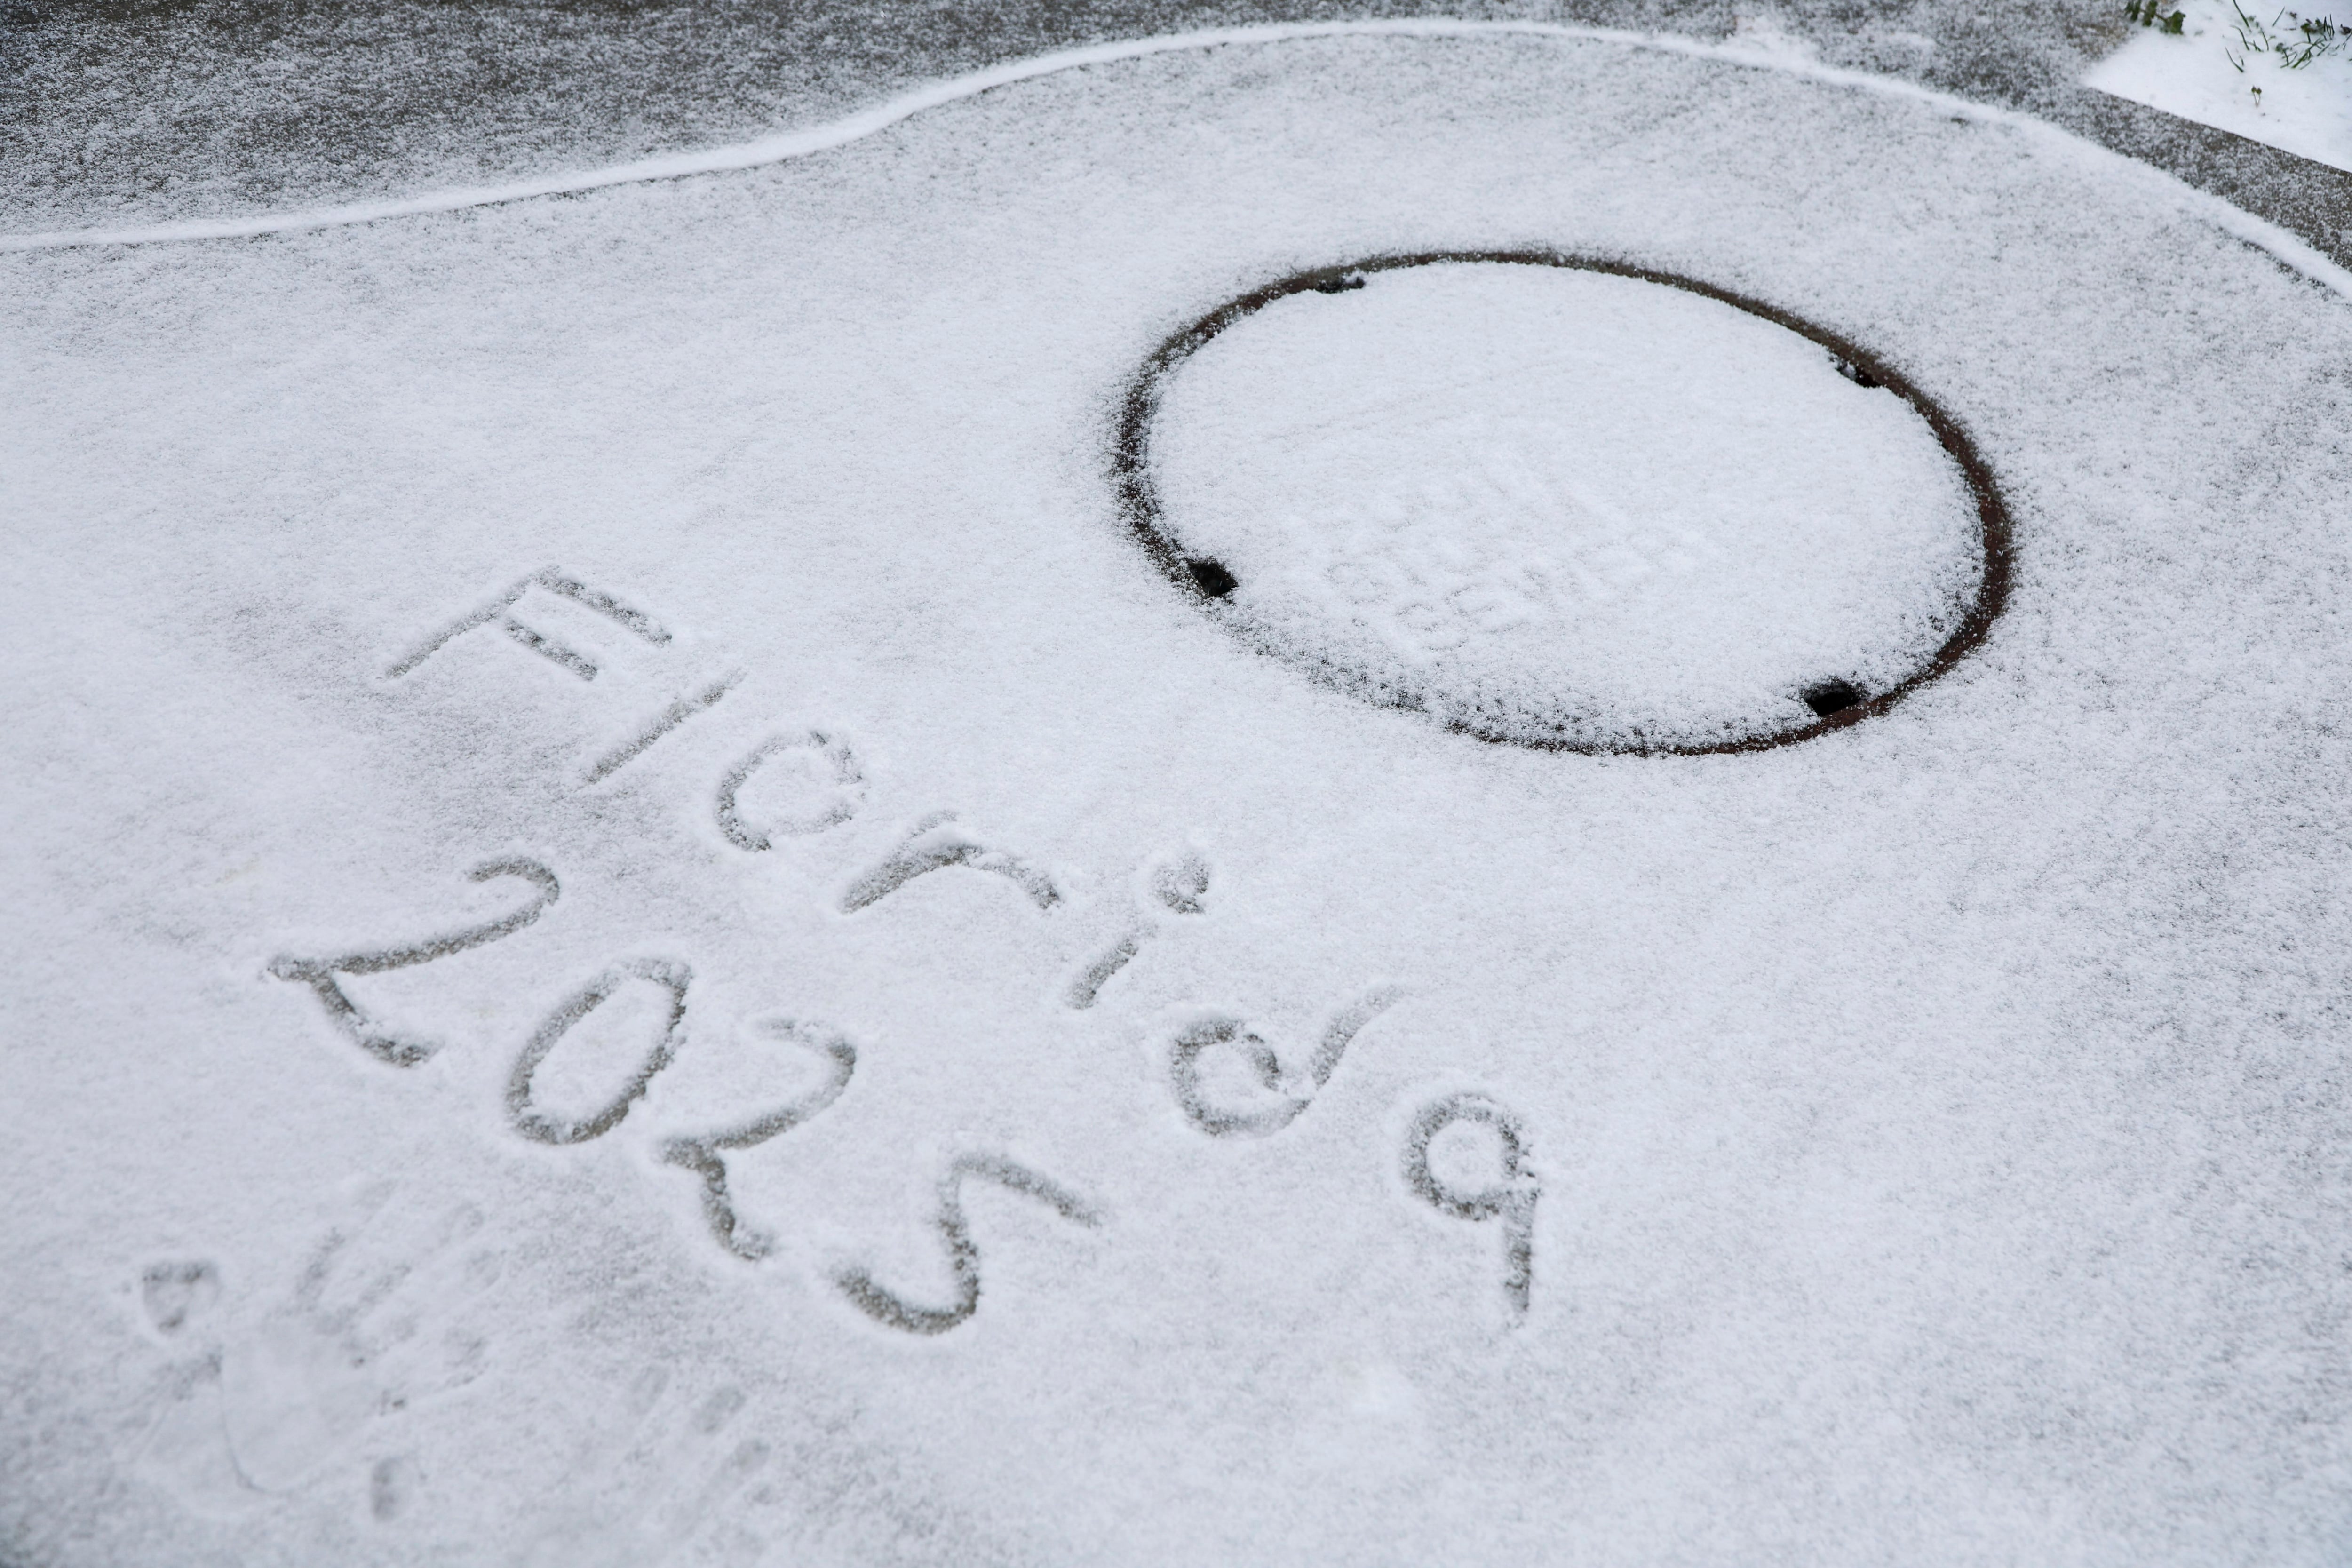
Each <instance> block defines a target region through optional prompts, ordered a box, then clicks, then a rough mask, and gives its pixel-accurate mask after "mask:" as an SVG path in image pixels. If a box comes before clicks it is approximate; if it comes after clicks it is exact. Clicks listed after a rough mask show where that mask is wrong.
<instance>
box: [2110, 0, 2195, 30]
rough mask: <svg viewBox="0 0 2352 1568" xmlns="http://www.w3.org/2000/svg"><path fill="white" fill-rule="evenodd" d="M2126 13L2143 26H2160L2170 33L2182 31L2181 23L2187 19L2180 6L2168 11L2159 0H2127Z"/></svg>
mask: <svg viewBox="0 0 2352 1568" xmlns="http://www.w3.org/2000/svg"><path fill="white" fill-rule="evenodd" d="M2124 15H2125V16H2126V17H2128V18H2129V19H2131V20H2132V21H2135V22H2137V23H2138V24H2139V25H2140V26H2143V27H2158V28H2161V29H2162V30H2163V31H2165V32H2168V33H2177V32H2179V31H2180V24H2181V23H2182V22H2183V21H2185V20H2186V19H2187V17H2186V15H2185V13H2183V12H2182V11H2180V10H2179V8H2178V7H2175V8H2174V9H2173V10H2172V11H2171V12H2169V13H2167V12H2166V11H2165V9H2164V7H2163V5H2161V4H2159V3H2158V0H2127V3H2126V5H2125V6H2124Z"/></svg>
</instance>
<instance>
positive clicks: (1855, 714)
mask: <svg viewBox="0 0 2352 1568" xmlns="http://www.w3.org/2000/svg"><path fill="white" fill-rule="evenodd" d="M1446 263H1470V264H1488V265H1499V266H1520V267H1554V268H1564V269H1567V270H1570V271H1579V272H1594V273H1601V274H1603V275H1606V276H1609V277H1615V278H1628V279H1634V280H1636V281H1638V282H1643V283H1654V284H1658V285H1660V286H1662V287H1664V288H1668V289H1680V290H1682V291H1683V292H1685V293H1687V294H1695V295H1697V296H1699V297H1700V298H1702V299H1706V300H1715V301H1717V303H1720V304H1725V305H1729V306H1731V307H1732V308H1733V309H1735V310H1742V311H1745V312H1746V313H1748V315H1751V316H1755V317H1758V318H1759V319H1761V320H1763V321H1769V322H1771V323H1772V324H1774V325H1775V326H1778V327H1780V328H1782V329H1784V330H1786V331H1791V332H1794V333H1795V334H1797V335H1798V336H1799V337H1801V338H1804V339H1806V340H1807V341H1809V342H1812V343H1814V344H1816V345H1818V346H1819V347H1821V348H1822V349H1825V350H1827V351H1828V352H1829V353H1830V354H1831V355H1832V357H1833V358H1834V359H1836V360H1838V361H1840V362H1842V368H1843V369H1844V370H1845V371H1846V373H1847V374H1849V376H1851V377H1852V378H1853V379H1854V380H1856V381H1858V382H1860V383H1861V384H1864V385H1865V386H1868V385H1875V386H1878V387H1882V388H1884V389H1885V390H1886V391H1889V392H1892V393H1894V394H1895V395H1896V396H1898V397H1900V398H1902V399H1903V400H1904V401H1905V402H1906V403H1907V404H1909V405H1911V408H1912V409H1913V411H1914V412H1916V414H1917V415H1918V416H1920V417H1921V418H1922V419H1923V420H1925V421H1926V422H1927V427H1928V429H1929V430H1931V431H1933V432H1934V434H1935V437H1936V439H1937V443H1938V444H1940V445H1941V446H1942V447H1943V448H1944V451H1945V453H1946V454H1947V455H1948V456H1949V457H1950V458H1951V459H1952V461H1953V462H1954V463H1955V464H1956V465H1958V468H1959V470H1960V475H1961V477H1962V479H1965V480H1966V481H1967V484H1968V488H1969V495H1970V497H1971V498H1972V499H1973V500H1975V502H1976V508H1977V522H1978V538H1977V545H1978V552H1979V560H1980V561H1981V563H1982V572H1981V574H1980V575H1979V579H1978V583H1977V591H1976V595H1975V596H1974V598H1973V600H1972V601H1971V602H1970V603H1969V606H1968V608H1967V610H1966V612H1965V613H1964V614H1963V615H1962V616H1961V618H1960V622H1959V625H1958V626H1956V627H1955V628H1954V629H1953V631H1952V633H1951V635H1950V636H1949V637H1946V638H1945V639H1944V641H1943V643H1942V644H1941V645H1940V646H1938V647H1937V648H1936V650H1935V651H1934V652H1933V653H1932V654H1930V655H1929V656H1928V657H1927V658H1926V659H1925V660H1924V661H1922V662H1921V663H1919V664H1918V665H1917V666H1916V668H1913V669H1912V671H1911V672H1910V673H1909V674H1907V675H1906V676H1905V677H1904V678H1903V679H1901V680H1898V681H1896V682H1895V684H1893V685H1892V686H1889V687H1887V688H1886V689H1885V690H1883V691H1878V692H1874V693H1871V694H1869V695H1867V696H1865V697H1864V699H1863V700H1861V701H1860V702H1857V703H1854V704H1853V705H1852V706H1850V707H1846V708H1842V709H1840V710H1837V711H1836V712H1833V713H1830V714H1828V715H1826V716H1823V717H1821V718H1817V719H1815V720H1814V721H1812V722H1811V723H1809V724H1800V725H1797V726H1795V727H1794V728H1791V729H1786V730H1778V731H1772V732H1770V733H1769V734H1751V735H1742V736H1738V737H1735V738H1732V739H1729V740H1725V741H1717V742H1704V743H1696V742H1669V743H1658V744H1652V743H1648V742H1643V741H1642V740H1641V739H1640V737H1639V735H1638V733H1636V734H1635V735H1634V736H1633V738H1632V739H1631V740H1630V741H1628V742H1623V743H1613V742H1612V743H1596V742H1584V741H1577V740H1571V739H1569V738H1567V737H1543V736H1529V735H1520V734H1512V733H1508V732H1506V731H1499V730H1496V729H1491V728H1486V727H1483V726H1481V725H1479V724H1478V723H1476V722H1475V721H1472V720H1469V719H1466V718H1464V717H1460V716H1449V715H1444V714H1441V713H1437V712H1433V711H1432V710H1431V709H1430V708H1429V707H1428V706H1427V705H1426V704H1425V703H1423V702H1422V701H1420V700H1414V699H1412V698H1407V697H1398V696H1393V695H1390V696H1383V695H1382V694H1381V693H1380V692H1379V691H1377V690H1370V689H1364V688H1366V687H1368V686H1370V685H1372V684H1373V683H1371V682H1370V681H1366V680H1364V679H1360V678H1359V679H1357V680H1355V681H1354V682H1352V683H1351V682H1350V681H1349V679H1346V674H1347V672H1345V671H1343V670H1341V669H1339V668H1335V667H1332V666H1328V665H1326V666H1324V667H1322V668H1321V669H1320V670H1319V672H1313V671H1311V672H1310V673H1319V674H1320V675H1321V676H1322V677H1323V678H1324V679H1328V680H1330V681H1331V683H1333V684H1334V685H1336V686H1338V687H1339V689H1342V690H1343V691H1346V693H1347V694H1348V695H1349V696H1351V697H1354V698H1356V699H1358V700H1361V701H1363V702H1366V703H1367V704H1369V705H1370V706H1373V707H1377V708H1387V709H1391V710H1397V711H1400V712H1411V713H1419V714H1422V715H1423V716H1424V717H1427V718H1430V719H1432V720H1433V721H1436V722H1438V723H1439V724H1440V725H1442V727H1443V728H1444V729H1445V730H1446V731H1450V732H1453V733H1455V734H1462V735H1467V736H1470V737H1471V738H1473V739H1475V740H1479V741H1484V742H1488V743H1489V744H1493V745H1509V746H1518V747H1522V748H1525V749H1527V750H1529V751H1540V752H1572V753H1575V754H1578V755H1582V756H1641V757H1705V756H1723V755H1727V754H1732V753H1737V752H1766V751H1777V750H1779V749H1780V748H1781V747H1783V746H1793V745H1798V744H1800V743H1801V742H1806V741H1811V740H1814V739H1816V738H1818V737H1820V736H1822V735H1825V734H1828V733H1830V732H1831V731H1836V730H1843V729H1848V728H1851V727H1852V726H1853V725H1855V724H1859V723H1861V722H1862V721H1864V720H1865V719H1873V718H1876V717H1877V716H1879V715H1880V714H1883V713H1885V712H1888V711H1890V710H1893V709H1894V708H1895V707H1896V706H1897V705H1898V704H1900V703H1901V702H1902V701H1903V700H1904V699H1906V698H1907V697H1908V696H1910V695H1911V693H1913V692H1914V691H1916V690H1917V689H1920V688H1921V687H1923V686H1926V685H1927V684H1929V683H1930V682H1932V681H1935V680H1937V679H1940V678H1942V677H1943V676H1944V675H1946V674H1948V673H1949V672H1950V671H1951V669H1952V668H1954V667H1955V666H1957V665H1958V663H1959V661H1960V660H1961V659H1963V658H1966V657H1967V656H1968V655H1969V654H1970V653H1971V652H1973V651H1975V650H1976V648H1978V647H1979V646H1981V645H1982V644H1983V642H1984V640H1985V637H1986V636H1987V634H1989V633H1990V631H1991V629H1992V624H1993V622H1995V621H1996V620H1998V619H2000V615H2001V612H2002V611H2004V610H2005V609H2007V608H2008V605H2009V593H2010V580H2011V551H2012V547H2013V539H2014V531H2013V528H2012V525H2011V520H2010V514H2009V507H2008V503H2007V502H2006V501H2005V500H2003V499H2002V497H2001V494H2000V487H1999V486H1998V485H1996V484H1995V483H1994V481H1993V477H1992V469H1991V466H1990V464H1988V463H1987V462H1986V461H1985V459H1984V458H1983V456H1982V454H1980V453H1979V451H1978V450H1977V447H1976V444H1975V443H1974V442H1973V441H1971V440H1970V439H1969V436H1968V433H1967V431H1966V430H1965V429H1964V428H1963V427H1962V426H1961V424H1960V422H1959V421H1958V419H1957V418H1955V417H1954V416H1952V415H1951V413H1950V412H1949V411H1948V410H1947V409H1946V408H1945V407H1944V406H1943V405H1941V404H1940V403H1938V402H1937V401H1936V400H1935V399H1934V398H1933V397H1930V396H1929V395H1927V393H1925V392H1923V391H1922V390H1920V388H1919V387H1918V385H1917V384H1916V383H1914V382H1913V381H1912V380H1911V379H1910V377H1908V376H1907V375H1906V374H1903V372H1901V371H1900V370H1898V369H1896V368H1895V366H1893V365H1891V364H1889V363H1886V362H1885V360H1884V359H1882V358H1880V357H1879V356H1878V355H1877V354H1874V353H1871V352H1870V351H1869V350H1868V349H1865V348H1864V347H1863V346H1862V345H1861V344H1859V343H1856V342H1853V341H1852V340H1850V339H1848V338H1847V337H1845V336H1844V335H1843V333H1840V332H1836V331H1832V330H1830V329H1829V328H1827V327H1823V326H1821V325H1819V324H1818V323H1816V322H1813V321H1808V320H1806V319H1805V318H1804V317H1802V316H1799V315H1797V314H1795V313H1794V312H1792V311H1790V310H1784V309H1782V308H1781V307H1780V306H1777V305H1773V304H1770V303H1769V302H1767V301H1765V300H1759V299H1756V298H1755V297H1753V296H1752V295H1748V294H1743V293H1740V292H1739V291H1738V290H1736V289H1727V288H1724V287H1722V286H1721V285H1719V284H1715V283H1710V282H1707V281H1706V280H1705V279H1698V278H1693V277H1690V276H1688V275H1686V274H1684V273H1679V272H1671V271H1667V270H1664V269H1663V268H1655V267H1648V266H1643V265H1642V264H1641V263H1639V262H1635V261H1631V260H1627V259H1625V258H1622V257H1616V256H1607V255H1598V254H1588V253H1580V252H1570V251H1557V250H1546V249H1539V248H1528V249H1517V250H1420V251H1405V252H1389V253H1383V254H1381V255H1376V256H1370V257H1367V258H1362V259H1360V260H1356V261H1349V262H1343V263H1340V264H1339V265H1337V266H1330V267H1318V268H1311V269H1309V270H1307V271H1303V272H1294V273H1291V274H1289V275H1288V276H1286V277H1284V278H1281V279H1276V281H1274V282H1271V283H1267V284H1265V285H1262V286H1261V287H1259V288H1256V289H1252V290H1251V291H1249V292H1248V293H1246V294H1243V295H1241V296H1239V297H1238V298H1235V299H1233V300H1227V301H1226V302H1225V303H1223V304H1222V305H1219V306H1217V307H1216V308H1215V309H1213V310H1210V311H1209V312H1208V313H1207V314H1205V315H1203V316H1201V317H1199V318H1198V319H1197V320H1195V321H1192V322H1191V323H1190V324H1188V325H1186V326H1183V327H1181V328H1179V329H1178V330H1177V331H1174V332H1172V333H1171V334H1170V335H1169V336H1168V337H1167V338H1166V339H1165V340H1163V341H1162V342H1160V346H1159V347H1158V348H1157V349H1155V350H1153V351H1152V352H1151V353H1150V354H1149V355H1148V356H1146V357H1145V359H1144V361H1143V363H1142V366H1141V367H1140V368H1139V370H1138V371H1137V373H1136V374H1135V376H1134V377H1133V379H1132V380H1130V381H1129V384H1128V387H1127V392H1126V395H1125V396H1124V398H1122V399H1121V401H1120V405H1119V415H1118V426H1117V430H1116V433H1115V435H1114V437H1113V439H1112V445H1111V463H1110V477H1111V484H1112V489H1113V492H1114V494H1115V496H1116V499H1117V503H1118V510H1119V511H1120V513H1121V514H1122V515H1123V516H1124V517H1125V519H1126V521H1127V524H1128V528H1129V531H1130V532H1131V533H1132V534H1133V535H1134V536H1135V539H1136V542H1137V543H1139V545H1140V546H1141V547H1142V548H1143V551H1144V552H1145V554H1146V555H1147V556H1149V557H1150V560H1151V563H1152V564H1153V565H1155V566H1157V567H1158V568H1159V569H1160V573H1161V574H1162V575H1164V576H1166V577H1167V578H1168V580H1169V581H1170V582H1171V583H1172V584H1175V585H1176V587H1177V588H1178V590H1179V591H1180V592H1181V593H1183V594H1184V595H1187V596H1188V597H1189V598H1190V599H1191V600H1192V602H1193V604H1194V605H1196V606H1197V607H1198V608H1200V609H1201V610H1202V611H1203V612H1204V613H1206V614H1208V615H1210V616H1212V617H1213V618H1217V619H1223V618H1224V617H1223V610H1224V604H1223V598H1222V596H1221V595H1215V594H1212V593H1211V592H1210V591H1209V589H1208V588H1207V586H1206V585H1205V584H1203V583H1202V581H1201V580H1200V577H1199V575H1198V574H1197V573H1196V571H1195V568H1194V566H1193V564H1192V561H1191V559H1190V558H1189V557H1188V556H1187V555H1186V554H1185V552H1184V550H1183V547H1182V543H1181V540H1180V539H1179V538H1178V537H1177V535H1176V534H1175V533H1174V532H1173V531H1171V529H1170V528H1169V527H1168V526H1167V525H1166V522H1165V520H1164V518H1163V516H1162V513H1161V510H1160V498H1159V494H1158V490H1157V489H1156V487H1155V486H1154V484H1153V483H1152V479H1151V472H1150V468H1151V441H1150V430H1151V424H1152V422H1153V420H1154V419H1155V418H1156V417H1157V416H1158V415H1159V412H1160V390H1161V387H1162V385H1163V384H1164V383H1165V381H1166V379H1167V377H1168V376H1169V375H1170V374H1171V373H1173V372H1174V371H1175V370H1177V369H1178V368H1179V367H1180V366H1181V365H1182V364H1183V363H1184V362H1185V361H1187V360H1189V359H1190V358H1192V355H1193V354H1194V353H1198V352H1199V351H1200V350H1201V349H1202V347H1203V346H1204V345H1206V344H1207V343H1208V342H1210V340H1212V339H1213V338H1215V337H1216V336H1218V335H1219V334H1220V333H1222V332H1223V331H1225V330H1226V329H1228V328H1230V327H1232V326H1234V325H1235V324H1236V323H1238V322H1240V321H1245V320H1246V319H1248V318H1249V317H1251V316H1254V315H1255V314H1256V313H1257V312H1258V311H1260V310H1264V309H1265V308H1266V307H1267V306H1268V305H1271V304H1274V303H1275V302H1276V301H1277V300H1286V299H1288V298H1290V297H1291V296H1292V295H1294V294H1303V293H1307V292H1310V291H1313V292H1320V293H1327V294H1328V293H1339V292H1345V291H1349V290H1350V289H1352V288H1354V287H1359V286H1360V282H1361V279H1364V278H1366V277H1368V276H1370V275H1372V274H1375V273H1381V272H1394V271H1399V270H1402V269H1403V268H1413V267H1429V266H1436V265H1441V264H1446ZM1211 564H1214V563H1211ZM1220 570H1222V568H1220ZM1248 640H1249V639H1244V641H1248ZM1256 651H1257V652H1259V653H1261V654H1262V655H1264V656H1265V657H1267V658H1278V659H1281V660H1282V661H1283V662H1285V663H1288V664H1292V665H1301V664H1306V663H1307V662H1308V661H1307V660H1303V659H1301V658H1297V657H1294V656H1291V655H1288V654H1286V653H1285V652H1283V651H1281V650H1279V649H1277V648H1273V647H1256Z"/></svg>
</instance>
